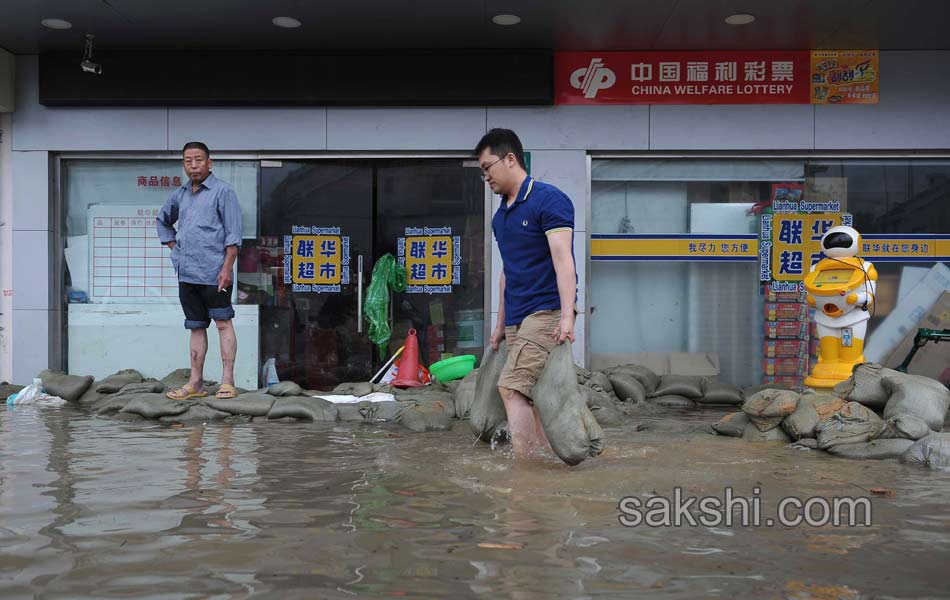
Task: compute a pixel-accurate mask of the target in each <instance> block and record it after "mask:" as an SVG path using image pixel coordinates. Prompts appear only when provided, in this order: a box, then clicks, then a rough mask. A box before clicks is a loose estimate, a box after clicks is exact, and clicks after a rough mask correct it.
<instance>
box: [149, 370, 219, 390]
mask: <svg viewBox="0 0 950 600" xmlns="http://www.w3.org/2000/svg"><path fill="white" fill-rule="evenodd" d="M190 379H191V369H175V370H174V371H172V372H171V373H169V374H168V375H166V376H164V377H162V379H161V382H162V383H164V384H165V387H166V388H167V389H169V390H177V389H178V388H180V387H181V386H183V385H185V384H186V383H188V380H190ZM216 383H218V382H217V381H212V380H210V379H203V380H202V382H201V386H202V388H203V389H205V390H207V389H208V388H209V387H210V386H213V385H215V384H216Z"/></svg>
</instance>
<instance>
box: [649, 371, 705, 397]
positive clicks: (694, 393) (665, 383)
mask: <svg viewBox="0 0 950 600" xmlns="http://www.w3.org/2000/svg"><path fill="white" fill-rule="evenodd" d="M648 395H649V396H651V397H655V396H685V397H687V398H692V399H696V398H702V396H703V378H702V377H696V376H694V375H663V376H662V377H660V383H659V385H657V386H656V389H655V390H653V392H652V393H650V394H648Z"/></svg>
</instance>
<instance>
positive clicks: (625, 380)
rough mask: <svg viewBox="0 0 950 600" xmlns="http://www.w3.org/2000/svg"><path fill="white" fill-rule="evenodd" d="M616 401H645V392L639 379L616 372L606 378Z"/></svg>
mask: <svg viewBox="0 0 950 600" xmlns="http://www.w3.org/2000/svg"><path fill="white" fill-rule="evenodd" d="M607 379H608V381H609V383H610V385H611V387H613V390H614V393H615V394H617V399H618V400H620V401H621V402H640V401H641V400H646V397H647V390H646V388H645V387H643V384H642V383H641V382H640V380H639V379H637V378H636V377H634V376H633V375H630V374H628V373H623V372H616V373H611V374H610V375H608V376H607Z"/></svg>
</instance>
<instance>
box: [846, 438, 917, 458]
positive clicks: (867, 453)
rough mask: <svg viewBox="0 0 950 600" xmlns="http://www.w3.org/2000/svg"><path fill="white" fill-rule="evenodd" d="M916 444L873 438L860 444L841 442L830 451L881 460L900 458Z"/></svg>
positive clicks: (851, 456) (850, 456) (908, 441)
mask: <svg viewBox="0 0 950 600" xmlns="http://www.w3.org/2000/svg"><path fill="white" fill-rule="evenodd" d="M913 445H914V442H913V441H911V440H898V439H892V440H881V439H878V440H872V441H870V442H863V443H858V444H840V445H838V446H832V447H831V448H828V452H830V453H831V454H834V455H835V456H841V457H843V458H854V459H859V460H880V459H884V458H900V457H901V455H903V454H904V452H906V451H907V449H908V448H910V447H911V446H913Z"/></svg>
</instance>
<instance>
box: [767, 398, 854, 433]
mask: <svg viewBox="0 0 950 600" xmlns="http://www.w3.org/2000/svg"><path fill="white" fill-rule="evenodd" d="M844 405H845V401H844V400H842V399H841V398H839V397H838V396H835V395H834V394H803V395H802V397H801V398H800V399H799V400H798V405H797V406H796V407H795V410H794V411H793V412H792V414H790V415H788V416H787V417H785V419H784V420H782V428H783V429H785V433H787V434H788V435H789V436H791V438H792V439H793V440H800V439H803V438H813V437H815V436H816V435H817V434H816V433H815V427H817V426H818V423H819V422H820V421H822V420H823V419H827V418H828V417H830V416H831V414H832V413H835V412H837V411H839V410H841V409H842V408H844Z"/></svg>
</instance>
